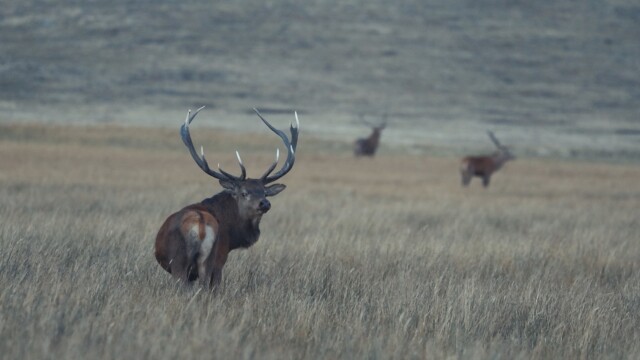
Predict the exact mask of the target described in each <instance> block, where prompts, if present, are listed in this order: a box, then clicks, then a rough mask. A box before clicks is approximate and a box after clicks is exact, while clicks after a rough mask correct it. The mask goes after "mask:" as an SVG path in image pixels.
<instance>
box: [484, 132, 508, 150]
mask: <svg viewBox="0 0 640 360" xmlns="http://www.w3.org/2000/svg"><path fill="white" fill-rule="evenodd" d="M487 134H488V135H489V138H490V139H491V141H492V142H493V144H494V145H495V146H496V147H497V148H498V149H504V146H503V145H502V144H500V141H498V138H497V137H496V136H495V135H494V134H493V131H490V130H489V131H487Z"/></svg>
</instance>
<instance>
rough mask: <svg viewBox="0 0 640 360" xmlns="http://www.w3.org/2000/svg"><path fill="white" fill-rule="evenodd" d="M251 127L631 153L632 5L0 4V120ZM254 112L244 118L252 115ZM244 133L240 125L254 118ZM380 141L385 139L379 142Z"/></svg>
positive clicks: (411, 143) (638, 99)
mask: <svg viewBox="0 0 640 360" xmlns="http://www.w3.org/2000/svg"><path fill="white" fill-rule="evenodd" d="M200 105H206V106H207V111H206V112H204V113H203V114H202V115H201V117H202V118H203V119H206V120H200V122H199V125H203V126H214V127H222V128H226V129H237V130H239V131H244V129H256V131H258V130H262V129H261V127H260V126H257V125H255V126H250V125H253V124H254V123H253V122H255V121H257V119H256V118H255V116H254V115H252V114H251V108H252V107H258V108H260V109H262V111H263V112H264V113H265V114H266V115H268V116H269V119H271V120H272V121H273V122H275V123H276V124H278V126H282V124H285V123H286V122H288V121H289V120H290V119H291V118H292V115H291V114H290V112H291V111H292V110H294V109H295V110H298V111H299V113H300V114H301V120H302V121H303V128H304V131H305V132H308V133H309V134H313V135H316V136H320V137H333V138H337V139H338V140H344V141H351V140H352V138H354V137H355V136H358V135H363V134H366V133H367V132H368V129H367V128H366V127H365V126H363V125H362V124H359V123H358V121H357V119H358V117H359V116H360V115H364V116H365V118H366V119H368V120H370V121H372V122H375V121H377V120H378V119H381V118H382V116H384V114H388V116H389V122H390V125H389V127H388V131H386V132H385V134H384V135H383V142H384V143H383V148H382V149H381V151H388V149H391V148H393V147H394V146H395V147H403V148H406V149H409V150H410V151H412V152H415V153H428V152H435V153H454V154H458V153H459V154H461V155H462V154H463V153H465V152H470V151H471V152H484V151H490V150H492V145H491V143H490V142H489V140H488V138H487V137H486V135H485V130H487V129H492V130H494V131H495V132H496V134H498V136H499V138H500V139H501V140H502V141H503V142H504V143H507V144H511V145H513V147H514V151H515V152H516V153H517V154H519V155H532V156H560V157H578V158H590V159H606V160H631V161H637V160H640V4H639V3H638V2H637V1H623V0H603V1H570V0H554V1H550V0H542V1H517V0H513V1H509V0H487V1H476V0H451V1H449V0H447V1H445V0H441V1H417V0H406V1H405V0H401V1H394V2H390V1H381V0H373V1H359V0H348V1H333V0H322V1H318V0H315V1H305V2H296V1H287V0H273V1H242V2H239V1H204V0H190V1H171V0H155V1H139V0H136V1H133V0H111V1H43V0H38V1H36V0H25V1H10V2H6V1H5V2H3V4H2V6H1V7H0V124H6V123H24V122H44V123H57V124H66V123H74V124H76V123H88V124H103V123H115V124H126V125H145V126H146V125H149V126H162V127H174V126H175V127H177V126H179V124H180V123H181V122H182V120H183V119H184V115H185V113H186V110H187V109H188V108H193V107H197V106H200ZM252 121H253V122H252ZM250 131H252V130H250ZM385 149H386V150H385Z"/></svg>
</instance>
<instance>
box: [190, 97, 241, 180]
mask: <svg viewBox="0 0 640 360" xmlns="http://www.w3.org/2000/svg"><path fill="white" fill-rule="evenodd" d="M202 109H204V106H203V107H201V108H199V109H198V110H196V111H195V112H193V114H192V113H191V109H189V112H187V118H186V119H185V120H184V124H182V127H180V136H181V137H182V142H184V144H185V145H186V146H187V149H189V152H190V153H191V157H192V158H193V160H195V162H196V164H198V166H199V167H200V169H202V171H204V172H205V173H207V174H208V175H210V176H213V177H214V178H216V179H218V180H232V181H242V180H244V179H245V178H246V177H247V170H246V169H245V167H244V164H243V163H242V159H241V158H240V154H239V153H238V152H237V151H236V157H237V158H238V164H239V165H240V170H241V171H242V174H241V175H240V176H239V177H238V176H234V175H231V174H229V173H228V172H226V171H224V170H222V169H221V168H220V165H219V164H218V170H220V172H216V171H214V170H211V169H210V168H209V164H208V163H207V159H205V157H204V148H203V147H202V146H201V147H200V155H198V153H197V152H196V150H195V149H194V147H193V141H191V134H190V133H189V125H190V124H191V122H192V121H193V119H195V117H196V115H198V113H199V112H200V110H202Z"/></svg>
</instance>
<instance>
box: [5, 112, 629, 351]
mask: <svg viewBox="0 0 640 360" xmlns="http://www.w3.org/2000/svg"><path fill="white" fill-rule="evenodd" d="M272 118H275V119H274V120H273V121H274V123H275V124H277V126H280V127H283V126H284V124H286V121H287V120H288V119H285V118H283V117H280V116H275V117H272ZM249 119H251V120H254V121H255V122H254V121H251V120H249ZM247 123H248V124H258V120H257V119H253V118H248V119H247ZM256 126H257V125H256ZM302 126H303V128H302V129H303V133H302V137H301V140H300V146H299V155H298V156H299V158H298V160H297V163H296V167H295V168H294V170H293V171H292V172H291V173H290V174H289V175H288V176H287V177H286V178H285V179H284V180H285V181H284V183H286V184H287V185H288V188H287V189H286V190H285V191H284V193H282V194H281V195H279V196H277V197H275V198H273V209H272V210H271V211H270V212H269V213H268V214H267V215H266V216H265V217H264V219H263V221H262V226H261V227H262V236H261V239H260V241H259V242H258V243H257V244H256V245H255V246H253V247H252V248H250V249H249V250H244V251H242V250H239V251H235V252H233V253H232V254H231V257H230V259H229V261H228V264H227V266H226V267H225V280H224V287H223V289H222V291H220V292H219V293H217V294H211V293H209V292H207V291H202V290H201V289H200V288H199V287H198V286H193V287H184V286H181V285H180V284H176V283H175V282H174V281H173V280H172V278H171V277H170V276H169V275H168V274H167V273H165V272H164V271H163V270H162V269H161V268H160V266H158V265H157V263H156V262H155V259H154V258H153V241H154V237H155V233H156V231H157V229H158V228H159V226H160V224H161V223H162V221H163V220H164V218H165V217H166V216H167V215H168V214H169V213H171V212H173V211H176V210H178V209H179V208H180V207H182V206H183V205H186V204H188V203H191V202H195V201H199V200H201V199H203V198H204V197H206V196H209V195H211V194H213V193H215V192H217V191H218V190H219V185H218V184H217V183H216V182H215V181H213V179H211V178H209V177H208V176H206V175H205V174H203V173H202V172H201V171H200V169H198V168H197V167H196V166H195V164H194V163H193V161H192V160H191V158H190V157H189V155H188V153H187V151H186V150H185V149H184V147H183V145H182V143H181V142H180V139H179V136H178V133H177V130H173V129H172V130H164V129H149V128H135V127H126V128H123V127H118V126H97V127H96V126H89V127H80V126H76V127H74V126H71V127H56V126H50V125H28V126H21V125H10V126H2V127H1V128H0V133H1V134H2V137H1V138H0V152H1V153H2V154H3V156H2V157H1V158H0V200H1V202H0V204H1V206H0V218H1V219H2V226H0V247H1V248H2V251H1V252H0V289H2V290H1V292H0V308H1V310H2V311H1V312H0V316H1V318H0V352H1V353H2V357H3V358H4V359H39V358H45V359H46V358H51V359H53V358H56V359H60V358H65V359H74V358H75V359H86V358H95V359H101V358H102V359H114V358H118V359H121V358H152V359H175V358H192V359H209V358H260V359H265V358H267V359H269V358H271V359H286V358H290V359H299V358H345V359H346V358H354V357H355V358H380V359H385V358H446V357H450V356H453V357H457V358H504V359H512V358H636V357H638V356H639V355H640V345H638V344H640V334H639V333H638V329H639V328H640V312H639V311H638V309H639V307H640V271H639V270H640V264H639V263H638V259H639V258H640V241H638V234H639V233H640V221H639V220H638V216H637V210H638V208H640V183H639V182H638V181H637V180H638V179H639V178H640V169H638V167H637V166H634V165H622V164H606V163H597V162H590V163H576V162H568V161H559V160H555V161H554V160H532V159H519V160H516V161H515V162H513V163H510V164H508V165H507V167H506V169H504V170H502V171H501V172H499V173H498V174H496V176H495V177H494V179H493V184H492V186H491V187H490V188H489V189H487V190H485V189H482V187H481V186H480V184H479V183H478V182H475V181H477V180H474V182H472V184H471V187H470V188H467V189H463V188H461V187H460V185H459V179H458V175H457V159H456V158H454V157H450V156H442V157H425V156H416V155H408V154H402V153H382V154H380V156H379V157H376V158H375V159H355V158H353V157H352V156H351V154H350V153H349V152H348V150H349V146H348V144H343V143H339V142H327V141H324V140H317V139H314V138H312V137H310V136H307V135H305V134H304V122H303V124H302ZM194 140H195V142H196V143H199V144H203V145H204V147H205V151H206V152H207V154H208V155H209V156H208V157H209V158H210V159H214V158H215V161H218V160H220V162H221V165H222V166H223V167H224V168H226V169H233V167H234V166H235V164H234V161H235V159H234V156H233V151H232V149H235V148H237V149H239V150H240V152H241V153H242V155H243V158H244V160H245V163H246V164H247V166H248V169H249V175H250V176H251V175H252V174H253V175H254V176H256V174H257V173H259V172H261V171H262V169H263V168H264V167H266V166H267V165H268V164H269V162H270V161H271V158H272V156H273V153H272V151H273V149H274V147H275V146H277V144H278V142H277V139H274V136H273V135H272V134H271V135H269V134H267V130H266V129H265V131H264V133H258V134H254V135H247V134H246V133H240V132H221V131H216V130H213V129H206V128H205V127H199V128H198V131H197V132H195V133H194ZM214 154H215V156H214ZM211 161H214V160H211Z"/></svg>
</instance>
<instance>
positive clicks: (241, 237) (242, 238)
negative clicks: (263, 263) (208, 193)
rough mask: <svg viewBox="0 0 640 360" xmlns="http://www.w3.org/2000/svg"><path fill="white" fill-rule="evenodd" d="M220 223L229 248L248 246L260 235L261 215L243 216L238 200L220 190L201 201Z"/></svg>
mask: <svg viewBox="0 0 640 360" xmlns="http://www.w3.org/2000/svg"><path fill="white" fill-rule="evenodd" d="M202 204H203V205H205V206H206V207H207V208H208V209H209V211H210V212H211V213H212V214H213V216H214V217H215V218H216V220H218V222H219V223H220V229H221V231H222V232H225V233H226V236H228V238H229V247H230V249H231V250H233V249H237V248H246V247H249V246H251V245H253V244H255V243H256V241H258V238H259V237H260V220H261V219H262V216H257V217H249V216H246V215H245V216H243V215H244V214H241V212H240V211H239V209H238V202H237V201H236V200H235V199H234V198H233V196H232V195H231V194H230V193H228V192H226V191H223V192H220V193H218V194H216V195H214V196H213V197H211V198H208V199H205V200H204V201H203V202H202Z"/></svg>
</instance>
